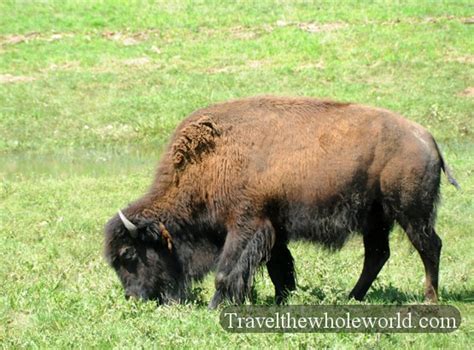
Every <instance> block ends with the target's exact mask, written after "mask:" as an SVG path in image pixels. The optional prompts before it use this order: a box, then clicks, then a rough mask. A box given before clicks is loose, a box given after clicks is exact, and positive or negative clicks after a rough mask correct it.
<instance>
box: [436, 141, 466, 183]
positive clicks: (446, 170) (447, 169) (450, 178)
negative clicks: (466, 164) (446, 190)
mask: <svg viewBox="0 0 474 350" xmlns="http://www.w3.org/2000/svg"><path fill="white" fill-rule="evenodd" d="M433 141H434V139H433ZM434 144H435V146H436V150H437V151H438V155H439V159H440V160H441V169H443V172H444V174H445V175H446V177H447V178H448V181H449V183H450V184H451V185H453V186H454V187H456V189H458V190H461V186H460V185H459V184H458V182H457V181H456V179H455V178H454V176H453V173H452V171H451V168H450V167H449V166H448V164H447V163H446V161H445V160H444V157H443V154H442V153H441V150H440V149H439V146H438V144H437V143H436V141H434Z"/></svg>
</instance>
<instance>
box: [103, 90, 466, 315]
mask: <svg viewBox="0 0 474 350" xmlns="http://www.w3.org/2000/svg"><path fill="white" fill-rule="evenodd" d="M441 170H444V172H445V173H446V175H447V177H448V179H449V181H450V182H451V183H452V184H453V185H455V186H458V185H457V183H456V180H455V179H454V178H453V176H452V175H451V173H450V171H449V169H448V166H447V165H446V163H445V161H444V160H443V157H442V156H441V153H440V151H439V148H438V146H437V145H436V142H435V140H434V139H433V137H432V136H431V134H430V133H428V132H427V131H426V130H425V129H424V128H422V127H421V126H420V125H418V124H416V123H414V122H411V121H408V120H406V119H404V118H402V117H401V116H399V115H397V114H395V113H392V112H390V111H387V110H384V109H378V108H371V107H367V106H362V105H358V104H352V103H339V102H331V101H322V100H316V99H311V98H283V97H255V98H248V99H243V100H236V101H230V102H225V103H220V104H216V105H213V106H210V107H207V108H204V109H200V110H198V111H196V112H194V113H192V114H191V115H190V116H189V117H188V118H186V119H185V120H184V121H183V122H182V123H181V125H180V126H179V127H178V128H177V130H176V132H175V133H174V135H173V136H172V138H171V142H170V144H169V147H168V149H167V151H166V153H165V154H164V156H163V158H162V160H161V162H160V164H159V167H158V170H157V174H156V178H155V181H154V183H153V185H152V186H151V188H150V189H149V191H148V193H147V194H146V195H145V196H143V197H142V198H141V199H139V200H137V201H136V202H134V203H132V204H130V205H129V206H128V207H127V208H125V209H124V210H123V212H122V211H119V213H118V214H117V215H116V216H114V217H113V218H112V219H110V221H109V222H108V223H107V225H106V228H105V255H106V258H107V260H108V261H109V263H110V265H111V266H112V267H113V268H114V269H115V271H116V273H117V275H118V276H119V278H120V280H121V282H122V284H123V287H124V289H125V293H126V296H127V297H129V296H133V297H140V298H143V299H156V300H158V301H159V302H161V303H166V302H169V301H173V300H175V301H179V300H183V299H184V298H185V297H186V290H187V289H188V288H187V287H188V286H189V285H190V283H191V282H192V281H193V280H199V279H200V278H202V277H203V276H204V275H205V274H206V273H207V272H208V271H210V270H211V269H215V270H216V278H215V287H216V291H215V294H214V297H213V298H212V301H211V302H210V304H209V307H211V308H214V307H216V306H217V305H218V304H219V303H221V302H222V301H223V300H224V299H229V300H231V301H233V302H235V303H242V302H243V301H244V300H245V298H246V297H247V296H248V294H249V291H250V289H251V286H252V282H253V277H254V274H255V271H256V270H257V268H258V267H259V266H260V265H262V264H266V266H267V269H268V273H269V275H270V278H271V280H272V282H273V284H274V285H275V294H276V301H277V303H280V302H282V301H283V300H284V298H285V295H286V294H287V292H288V291H291V290H293V289H295V272H294V265H293V257H292V256H291V253H290V251H289V250H288V247H287V244H288V241H290V240H306V241H311V242H318V243H321V244H323V245H324V246H326V247H330V248H336V249H337V248H340V247H342V245H343V244H344V242H345V241H346V239H347V238H348V236H349V235H350V234H351V233H352V232H359V233H361V234H362V235H363V240H364V247H365V258H364V265H363V269H362V274H361V276H360V278H359V280H358V281H357V284H356V285H355V287H354V289H353V290H352V292H351V293H350V296H352V297H354V298H355V299H358V300H360V299H362V298H363V297H364V295H365V294H366V292H367V290H368V289H369V287H370V285H371V284H372V282H373V281H374V279H375V278H376V276H377V274H378V273H379V271H380V269H381V268H382V267H383V265H384V264H385V262H386V261H387V259H388V257H389V255H390V250H389V237H388V236H389V232H390V230H391V228H392V226H393V224H394V222H398V223H399V224H400V225H401V227H402V228H403V229H404V230H405V232H406V233H407V235H408V238H409V239H410V241H411V243H412V244H413V245H414V247H415V248H416V250H417V251H418V253H419V254H420V256H421V260H422V261H423V264H424V267H425V271H426V283H425V288H426V289H425V296H426V298H427V299H428V300H431V301H436V300H437V290H438V267H439V257H440V250H441V240H440V238H439V237H438V235H437V234H436V232H435V230H434V221H435V216H436V203H437V200H438V193H439V186H440V172H441Z"/></svg>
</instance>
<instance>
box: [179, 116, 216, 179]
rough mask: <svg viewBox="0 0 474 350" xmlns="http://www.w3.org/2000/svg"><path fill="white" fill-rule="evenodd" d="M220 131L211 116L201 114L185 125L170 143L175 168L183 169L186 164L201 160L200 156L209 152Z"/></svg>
mask: <svg viewBox="0 0 474 350" xmlns="http://www.w3.org/2000/svg"><path fill="white" fill-rule="evenodd" d="M220 134H221V131H220V130H219V128H218V127H217V125H216V124H215V123H214V121H213V120H212V118H211V117H209V116H202V117H200V118H199V119H198V120H196V121H193V122H191V123H189V124H188V125H186V126H185V127H184V128H183V129H181V130H180V131H179V132H178V135H176V138H175V141H174V142H173V145H172V154H173V165H174V168H175V169H176V170H178V171H179V170H183V169H184V168H186V166H187V165H189V164H193V163H197V162H199V161H201V160H202V156H203V155H204V154H206V153H209V152H211V151H212V150H213V149H214V147H215V145H216V144H215V140H216V138H217V137H219V136H220Z"/></svg>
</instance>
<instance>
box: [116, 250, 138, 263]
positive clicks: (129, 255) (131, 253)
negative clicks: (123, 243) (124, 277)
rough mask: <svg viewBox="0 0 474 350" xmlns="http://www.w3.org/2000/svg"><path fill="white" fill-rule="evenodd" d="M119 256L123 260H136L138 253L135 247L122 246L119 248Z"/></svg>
mask: <svg viewBox="0 0 474 350" xmlns="http://www.w3.org/2000/svg"><path fill="white" fill-rule="evenodd" d="M119 256H120V259H122V260H135V259H136V257H137V253H136V252H135V249H134V248H133V247H122V248H120V250H119Z"/></svg>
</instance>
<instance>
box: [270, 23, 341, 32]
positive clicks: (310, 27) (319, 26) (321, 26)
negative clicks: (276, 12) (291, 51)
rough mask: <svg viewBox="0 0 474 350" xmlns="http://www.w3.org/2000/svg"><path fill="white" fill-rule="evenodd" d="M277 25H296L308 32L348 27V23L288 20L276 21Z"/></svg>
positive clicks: (330, 30) (329, 30)
mask: <svg viewBox="0 0 474 350" xmlns="http://www.w3.org/2000/svg"><path fill="white" fill-rule="evenodd" d="M276 26H277V27H280V28H282V27H296V28H299V29H301V30H303V31H305V32H308V33H321V32H332V31H334V30H339V29H342V28H345V27H347V23H343V22H332V23H316V22H287V21H284V20H278V21H276Z"/></svg>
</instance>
